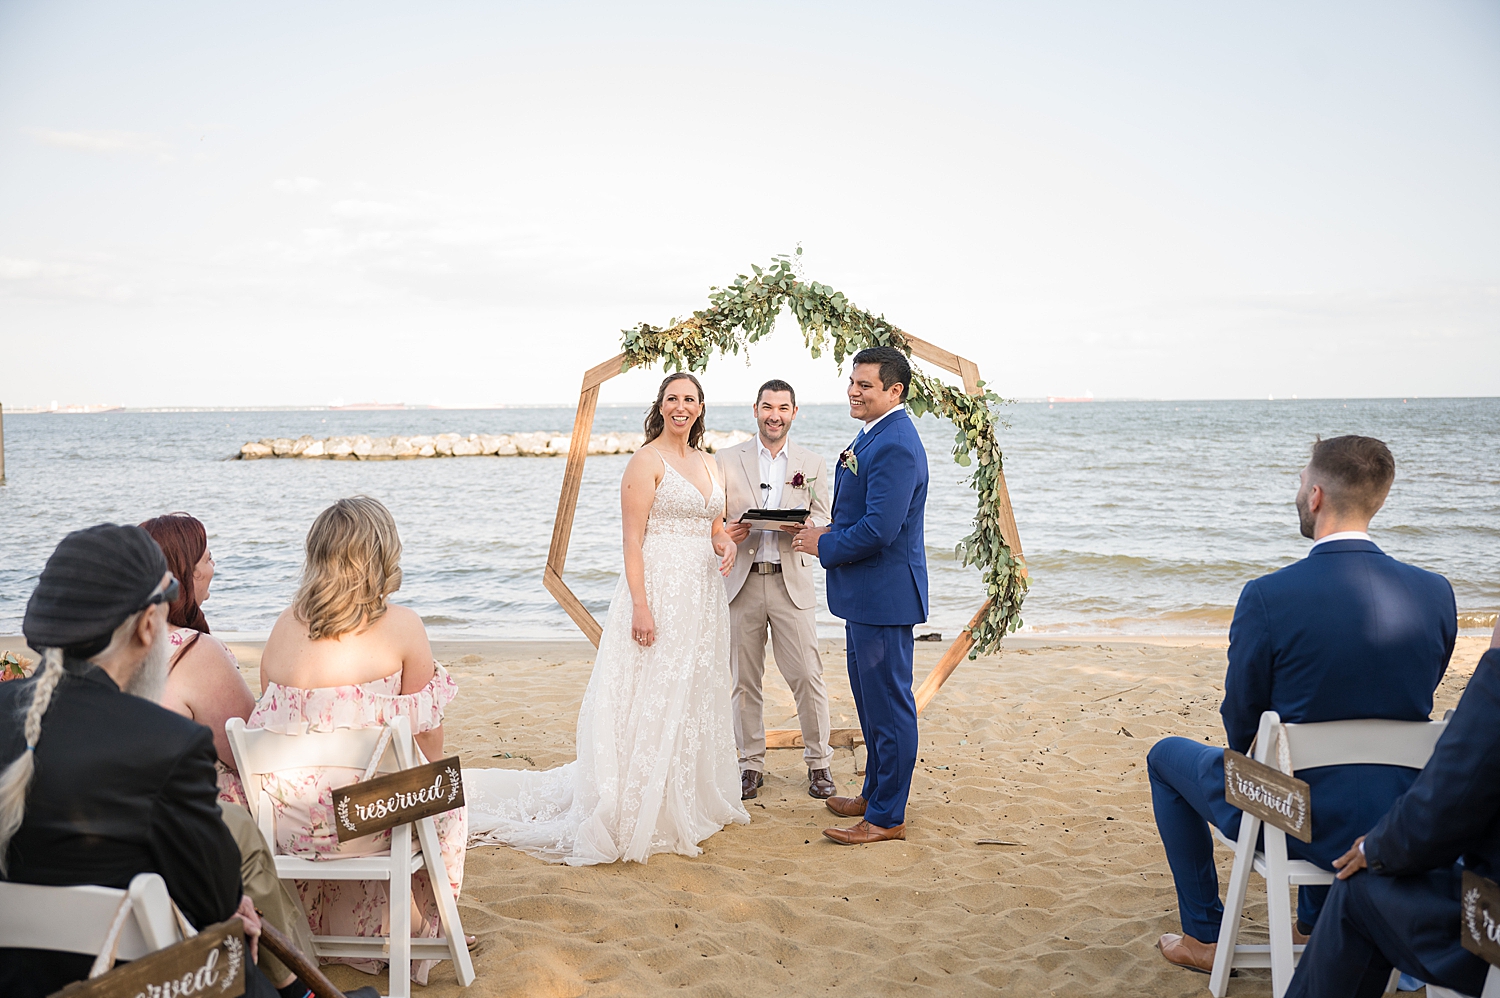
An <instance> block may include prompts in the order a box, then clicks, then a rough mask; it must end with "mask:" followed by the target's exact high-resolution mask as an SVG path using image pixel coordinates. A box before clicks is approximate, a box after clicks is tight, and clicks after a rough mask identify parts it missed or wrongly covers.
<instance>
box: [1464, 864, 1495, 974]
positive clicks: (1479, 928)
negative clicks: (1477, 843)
mask: <svg viewBox="0 0 1500 998" xmlns="http://www.w3.org/2000/svg"><path fill="white" fill-rule="evenodd" d="M1462 899H1463V903H1462V909H1461V912H1460V915H1459V920H1458V924H1459V931H1458V935H1459V938H1460V939H1461V940H1462V941H1463V944H1464V949H1466V950H1468V951H1469V952H1470V953H1473V954H1474V955H1475V956H1477V957H1479V958H1480V959H1481V960H1484V961H1486V962H1488V963H1489V964H1490V965H1491V966H1494V967H1500V884H1497V883H1495V882H1494V881H1493V880H1491V879H1489V878H1488V877H1481V876H1480V875H1479V874H1477V873H1475V872H1474V871H1473V870H1465V871H1464V882H1463V891H1462Z"/></svg>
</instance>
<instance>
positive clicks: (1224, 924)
mask: <svg viewBox="0 0 1500 998" xmlns="http://www.w3.org/2000/svg"><path fill="white" fill-rule="evenodd" d="M1259 834H1260V819H1259V818H1255V817H1252V816H1250V815H1248V814H1247V815H1245V816H1243V817H1242V818H1240V838H1239V841H1238V842H1237V843H1235V847H1234V869H1233V870H1231V871H1230V874H1229V893H1228V895H1227V896H1226V897H1225V898H1224V917H1223V919H1222V920H1220V922H1219V946H1218V950H1217V951H1216V952H1215V953H1214V969H1213V974H1212V975H1211V976H1210V977H1209V979H1208V991H1209V994H1211V995H1213V998H1224V995H1225V994H1226V993H1228V991H1229V972H1230V970H1231V969H1233V967H1234V948H1235V946H1237V945H1238V944H1239V939H1240V916H1241V915H1243V914H1244V912H1245V891H1246V890H1247V889H1248V888H1249V886H1250V873H1251V870H1252V869H1253V868H1254V867H1255V839H1256V837H1257V836H1258V835H1259Z"/></svg>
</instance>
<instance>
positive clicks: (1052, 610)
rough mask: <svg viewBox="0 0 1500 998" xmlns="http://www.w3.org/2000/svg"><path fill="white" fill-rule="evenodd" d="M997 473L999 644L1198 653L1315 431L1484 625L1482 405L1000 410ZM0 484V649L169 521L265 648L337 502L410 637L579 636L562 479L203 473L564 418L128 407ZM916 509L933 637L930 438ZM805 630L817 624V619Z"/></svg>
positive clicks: (1286, 518)
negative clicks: (418, 620)
mask: <svg viewBox="0 0 1500 998" xmlns="http://www.w3.org/2000/svg"><path fill="white" fill-rule="evenodd" d="M643 409H644V404H613V405H603V406H600V408H599V412H598V416H597V418H596V420H595V427H594V429H595V432H605V431H616V432H620V431H636V430H639V428H640V421H641V417H642V413H643ZM1001 414H1002V418H1003V419H1004V420H1005V422H1006V424H1007V425H1006V426H1005V427H1004V428H1002V429H1001V431H1000V443H1001V447H1002V449H1003V450H1004V452H1005V455H1006V465H1005V468H1006V477H1007V481H1008V484H1009V487H1010V492H1011V497H1012V501H1013V503H1014V505H1015V510H1016V519H1017V524H1018V529H1019V532H1020V539H1021V543H1022V547H1023V549H1024V551H1025V553H1026V557H1027V563H1028V567H1029V569H1030V573H1031V578H1032V588H1031V592H1030V594H1029V595H1028V597H1027V600H1026V604H1025V608H1024V612H1023V618H1024V620H1025V622H1026V625H1025V628H1024V633H1028V634H1034V635H1042V636H1045V635H1049V634H1051V635H1078V634H1099V635H1112V636H1119V637H1125V636H1130V635H1139V636H1160V635H1167V634H1181V635H1203V636H1205V637H1208V636H1222V635H1223V633H1224V632H1225V631H1226V630H1227V628H1228V625H1229V621H1230V618H1231V616H1232V614H1233V608H1234V601H1235V598H1236V597H1237V596H1238V593H1239V590H1240V588H1241V587H1242V586H1243V585H1244V583H1245V582H1246V581H1248V580H1249V579H1250V578H1254V577H1256V576H1258V575H1262V574H1265V573H1266V572H1269V571H1274V570H1275V569H1276V568H1279V567H1281V566H1283V565H1285V564H1288V563H1290V562H1292V561H1294V560H1296V559H1297V558H1299V557H1301V556H1302V555H1303V554H1305V553H1306V550H1307V547H1308V544H1309V542H1308V541H1306V540H1305V539H1303V538H1301V537H1300V535H1299V534H1298V530H1297V517H1296V511H1295V508H1294V507H1293V504H1292V499H1293V496H1294V495H1295V492H1296V487H1297V471H1298V470H1299V469H1300V468H1301V466H1302V464H1303V463H1305V461H1306V457H1307V452H1308V448H1309V446H1310V445H1311V443H1312V441H1313V439H1314V438H1315V437H1316V436H1318V435H1322V436H1325V437H1326V436H1333V435H1337V434H1340V433H1366V434H1369V435H1372V436H1377V437H1380V438H1381V439H1383V440H1385V441H1386V442H1387V443H1388V444H1390V446H1391V449H1392V451H1393V453H1394V454H1395V457H1396V463H1397V472H1396V483H1395V486H1394V487H1393V488H1392V491H1391V496H1390V498H1389V500H1388V501H1387V504H1386V507H1385V509H1383V510H1382V512H1381V513H1380V514H1379V515H1378V516H1377V517H1376V519H1375V521H1374V524H1373V525H1372V528H1371V534H1372V536H1373V537H1374V538H1375V540H1376V542H1377V543H1378V544H1380V545H1381V546H1382V548H1383V549H1384V550H1386V551H1387V552H1388V553H1390V554H1392V555H1393V556H1395V557H1398V558H1400V559H1402V560H1403V561H1408V562H1412V563H1414V564H1417V565H1420V566H1421V567H1424V568H1428V569H1431V570H1433V571H1437V572H1440V573H1442V574H1443V575H1445V576H1447V577H1448V578H1449V580H1450V581H1451V582H1452V583H1453V586H1454V590H1455V594H1456V596H1457V601H1458V608H1459V611H1460V615H1461V624H1462V626H1463V627H1464V629H1465V630H1466V631H1470V632H1472V633H1481V632H1482V631H1483V630H1484V629H1486V628H1487V627H1489V626H1492V625H1493V619H1494V613H1495V610H1496V609H1497V608H1500V559H1497V558H1496V557H1495V553H1496V552H1497V550H1500V544H1497V541H1500V462H1496V461H1495V460H1494V457H1493V455H1494V454H1496V453H1500V448H1497V444H1500V399H1495V398H1477V399H1475V398H1470V399H1463V398H1416V397H1407V398H1406V399H1399V398H1398V399H1276V400H1270V399H1268V400H1210V401H1191V400H1155V401H1151V400H1139V401H1132V400H1108V399H1094V400H1092V401H1090V402H1055V403H1047V402H1045V401H1040V400H1037V401H1025V400H1023V401H1018V402H1017V403H1015V404H1012V405H1007V406H1005V407H1003V408H1002V410H1001ZM5 415H6V419H5V444H6V472H7V476H8V483H7V485H5V486H4V487H0V633H17V632H19V630H20V622H21V616H22V614H23V612H24V608H25V602H26V599H27V598H28V597H29V595H30V592H31V589H32V588H33V586H34V585H35V579H36V576H37V573H38V572H39V571H40V570H41V567H42V564H43V563H44V562H45V559H46V556H47V554H48V553H50V551H51V549H52V547H53V546H54V545H55V544H56V543H57V541H58V539H60V538H61V536H62V535H63V534H64V533H66V532H67V531H68V530H72V529H76V528H78V527H82V526H87V525H89V524H91V523H97V522H100V521H105V520H109V521H114V522H129V523H134V522H139V521H140V520H144V519H146V518H147V517H150V516H155V515H158V514H160V513H164V512H170V511H174V510H185V511H187V512H190V513H192V514H193V515H195V516H197V517H198V518H199V519H201V520H203V521H204V523H205V524H206V525H207V527H208V531H209V537H210V545H211V547H212V549H213V551H214V555H215V558H216V560H217V563H218V574H217V576H216V578H215V582H214V586H213V595H212V598H211V599H210V600H209V601H208V602H207V603H206V604H205V606H204V611H205V613H206V614H207V617H208V619H209V622H210V624H211V625H212V626H213V628H214V630H215V632H216V633H225V634H238V635H257V634H263V633H264V632H266V631H268V630H269V628H270V626H271V623H272V622H273V621H274V620H275V617H276V615H277V613H279V612H280V611H281V609H283V608H284V607H285V606H286V604H287V602H288V601H289V600H290V598H291V595H292V593H293V592H294V591H295V588H296V581H297V575H298V572H299V571H300V567H301V558H302V541H303V537H304V535H305V533H306V530H307V527H308V526H309V525H310V524H311V522H312V519H313V517H314V516H316V515H317V513H318V511H320V510H321V509H322V508H324V507H325V506H326V505H327V504H328V503H329V502H331V501H333V500H334V499H336V498H339V497H340V496H345V495H353V494H360V493H363V494H368V495H372V496H375V497H376V498H378V499H380V500H381V501H383V502H385V503H386V504H387V505H388V506H389V507H390V508H391V511H392V513H393V514H394V516H395V517H396V522H397V525H398V528H399V529H400V531H401V537H402V542H403V547H404V554H403V570H404V583H403V586H402V589H401V591H400V592H399V593H398V594H397V595H396V597H395V599H396V601H397V602H401V603H404V604H406V605H408V606H411V607H413V608H414V609H416V610H417V612H418V613H420V614H421V615H422V617H423V619H424V620H426V621H427V624H428V628H429V631H430V632H431V634H432V636H433V637H434V638H435V639H442V638H448V639H453V638H518V639H557V638H569V637H577V636H579V632H578V631H577V630H576V628H574V627H573V625H572V623H571V621H569V620H568V618H567V617H566V615H565V614H563V612H562V611H561V609H560V608H558V607H557V606H556V604H555V603H554V602H553V600H552V598H551V596H550V595H548V594H547V592H546V591H545V590H544V589H543V588H542V584H541V576H542V566H543V562H544V559H545V557H546V551H547V544H548V541H549V539H550V534H551V529H552V520H553V516H554V514H555V511H556V504H557V495H558V488H559V486H560V483H561V478H562V471H563V466H564V461H563V459H561V458H497V457H468V458H441V459H426V460H415V461H386V462H361V461H311V460H294V459H282V460H263V461H248V462H247V461H232V460H226V459H227V458H229V457H230V456H232V455H234V454H235V453H237V452H238V450H239V447H240V445H241V444H243V443H246V442H248V441H251V440H258V439H261V438H265V437H294V438H295V437H298V436H301V435H303V434H311V435H312V436H315V437H327V436H332V435H353V434H367V435H370V436H390V435H393V434H402V435H411V434H437V433H444V432H454V433H460V434H465V435H466V434H469V433H508V432H537V431H555V432H559V433H567V432H569V430H570V429H571V426H572V422H573V415H574V407H573V406H572V405H557V406H545V405H524V406H503V407H501V406H496V407H486V408H480V409H439V408H415V407H414V408H405V409H389V408H380V409H362V408H352V407H345V408H342V409H334V408H329V407H308V408H283V407H263V408H253V407H221V408H191V407H152V408H150V409H125V410H118V409H116V410H112V411H108V412H102V413H96V414H88V415H78V416H76V418H72V419H68V418H58V417H59V415H63V414H60V413H58V414H54V413H34V414H33V413H17V412H15V411H14V410H6V413H5ZM708 425H709V427H710V428H711V429H716V430H736V429H738V430H745V431H752V432H753V430H754V424H753V421H752V420H751V419H750V417H749V414H748V403H745V404H739V403H721V404H718V405H715V406H711V407H710V409H709V419H708ZM917 425H918V427H919V429H920V431H921V433H922V437H923V441H924V444H925V445H926V447H927V450H928V455H929V462H930V470H931V479H932V484H931V490H930V495H929V502H928V516H927V553H928V560H929V570H930V572H931V583H932V585H931V589H932V608H931V619H930V621H929V623H928V624H927V625H925V626H924V627H922V628H921V630H922V631H923V632H929V631H930V632H938V633H941V634H942V635H943V636H944V640H947V639H950V638H951V637H952V636H953V635H954V634H955V633H956V632H957V630H958V629H959V628H960V627H961V626H962V625H963V624H964V623H965V622H967V620H968V619H969V617H970V616H972V614H973V612H974V610H975V609H977V608H978V606H979V604H980V603H981V601H982V593H981V587H980V585H979V577H978V573H977V571H976V570H974V569H969V568H964V567H962V566H960V565H959V564H958V562H957V559H956V557H955V556H954V553H953V548H954V545H955V544H956V543H957V541H958V540H959V539H961V538H962V537H963V536H964V535H965V534H966V533H967V532H968V529H969V522H970V519H971V517H972V515H973V510H974V498H973V493H972V491H971V490H970V489H969V488H968V486H967V485H966V484H965V482H964V479H965V477H966V472H965V470H964V469H961V468H959V467H958V466H957V465H955V464H954V463H953V461H952V459H951V457H950V448H951V441H952V434H953V431H952V428H951V426H950V425H949V424H947V423H946V422H945V421H943V420H940V419H937V418H936V417H931V416H928V417H925V418H923V419H921V420H918V421H917ZM857 428H858V427H857V424H855V423H854V422H853V421H852V420H850V419H849V417H848V413H847V409H846V408H845V407H844V406H843V405H841V404H836V403H835V404H819V405H804V406H803V407H802V410H801V413H800V416H799V418H798V420H797V422H796V424H795V425H794V427H793V430H792V435H793V439H795V440H797V441H798V442H799V443H801V444H803V445H804V446H807V447H810V448H812V449H813V450H815V451H818V452H819V453H821V454H822V455H823V456H824V457H825V459H826V460H827V461H829V463H830V464H831V463H832V461H833V458H834V456H835V455H837V453H838V452H839V451H840V450H842V449H843V447H844V446H846V445H847V443H848V441H849V439H850V438H852V436H853V434H854V432H855V431H856V430H857ZM626 460H628V458H627V457H626V456H621V455H610V456H597V457H591V458H589V461H588V464H587V466H586V471H585V478H584V486H583V491H582V494H581V496H580V502H579V508H578V515H577V519H576V520H575V526H574V534H573V543H572V546H571V548H570V552H569V558H568V564H567V570H566V572H565V577H566V579H567V581H568V584H569V585H570V586H571V587H572V588H573V589H574V591H575V592H576V593H577V594H578V596H579V597H580V599H582V600H583V602H584V604H585V605H586V606H587V607H588V608H589V609H590V611H591V612H593V613H594V614H595V615H596V616H598V617H600V618H602V617H603V615H604V612H605V610H606V608H607V606H608V602H609V599H610V597H611V595H612V594H613V592H614V588H615V584H616V581H617V580H618V572H619V562H620V554H619V510H618V502H617V485H618V479H619V475H620V471H621V470H622V469H623V466H624V463H625V461H626ZM818 620H819V628H820V632H822V633H823V634H825V635H826V636H834V635H837V634H838V633H840V632H841V625H840V622H839V621H838V620H837V619H836V618H834V617H832V616H831V615H829V614H828V612H827V609H826V603H824V604H822V605H821V607H820V610H819V617H818Z"/></svg>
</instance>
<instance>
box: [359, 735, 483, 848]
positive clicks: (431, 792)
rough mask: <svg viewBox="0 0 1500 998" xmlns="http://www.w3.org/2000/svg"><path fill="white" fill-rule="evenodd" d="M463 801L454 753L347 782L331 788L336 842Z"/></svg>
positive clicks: (389, 826) (426, 814)
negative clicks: (365, 778) (426, 762)
mask: <svg viewBox="0 0 1500 998" xmlns="http://www.w3.org/2000/svg"><path fill="white" fill-rule="evenodd" d="M463 805H464V778H463V770H462V767H460V766H459V764H458V756H456V755H455V756H452V757H450V758H447V759H440V760H438V761H437V762H429V763H428V764H427V765H425V766H417V767H416V768H414V769H403V770H402V771H401V772H399V773H391V774H390V775H389V776H381V777H377V778H376V779H373V780H365V781H364V782H363V783H351V784H349V785H348V786H347V787H339V788H338V789H337V790H335V791H334V792H333V812H334V815H335V816H336V821H337V825H338V838H339V841H340V842H347V841H348V840H350V839H357V838H360V837H361V836H365V835H374V834H375V833H376V832H383V831H385V830H386V829H387V828H394V827H395V826H397V825H404V824H406V823H407V822H408V821H416V820H417V819H419V818H430V817H432V816H433V815H434V814H442V813H443V812H444V811H451V810H453V809H454V808H456V807H463Z"/></svg>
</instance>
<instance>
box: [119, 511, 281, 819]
mask: <svg viewBox="0 0 1500 998" xmlns="http://www.w3.org/2000/svg"><path fill="white" fill-rule="evenodd" d="M141 529H143V530H145V531H146V533H148V534H150V535H151V536H152V537H153V538H154V539H155V540H156V543H157V544H158V545H160V546H161V550H162V553H163V554H165V555H166V556H167V565H168V566H169V567H170V568H171V570H172V574H173V575H175V576H176V577H177V580H178V582H179V583H180V584H181V588H180V590H179V592H178V594H177V598H176V599H175V600H173V601H172V603H171V604H170V605H169V607H168V612H167V620H168V622H169V623H170V624H171V625H172V627H173V631H172V635H171V641H172V645H173V651H172V662H171V672H170V673H169V674H168V675H167V688H166V692H165V693H163V694H162V700H161V705H162V706H163V707H166V708H167V709H168V710H173V711H176V712H177V713H179V714H183V715H185V716H187V717H191V718H192V719H193V720H195V721H197V722H198V723H199V724H202V725H204V726H205V727H207V728H208V729H209V730H210V731H212V732H213V733H214V748H215V750H217V752H218V754H219V761H218V765H217V768H218V771H219V798H220V799H221V800H225V801H229V802H231V803H234V804H240V805H243V804H244V803H245V791H244V788H243V787H241V785H240V779H239V775H238V774H237V773H236V772H235V770H234V755H233V754H232V753H231V752H230V750H229V739H228V737H227V736H226V735H225V733H224V722H225V721H227V720H229V719H230V718H231V717H240V718H248V717H249V716H250V711H252V710H253V709H254V708H255V697H254V696H253V695H251V693H250V687H249V686H247V685H246V684H245V678H244V677H243V676H241V675H240V665H239V662H237V661H236V660H235V657H234V654H233V653H232V652H230V650H229V649H228V648H227V647H226V646H225V644H224V642H222V641H220V640H219V639H218V638H215V637H213V636H211V635H210V634H209V633H208V620H207V619H205V618H204V616H203V601H204V600H206V599H208V590H209V586H210V585H212V583H213V579H214V556H213V553H212V552H210V551H209V550H208V531H207V530H205V529H204V527H203V524H202V523H201V522H199V521H198V520H197V518H195V517H192V516H189V515H188V514H187V513H168V514H167V515H166V516H158V517H155V518H154V519H150V520H147V521H146V522H145V523H142V524H141Z"/></svg>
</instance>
